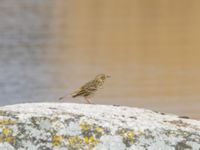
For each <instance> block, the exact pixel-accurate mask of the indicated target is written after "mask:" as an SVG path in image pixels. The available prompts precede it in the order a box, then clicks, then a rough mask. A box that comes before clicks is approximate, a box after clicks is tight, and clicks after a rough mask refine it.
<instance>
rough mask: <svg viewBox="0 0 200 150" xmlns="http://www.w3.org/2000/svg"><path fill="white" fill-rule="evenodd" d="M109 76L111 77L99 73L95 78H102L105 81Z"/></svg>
mask: <svg viewBox="0 0 200 150" xmlns="http://www.w3.org/2000/svg"><path fill="white" fill-rule="evenodd" d="M107 78H110V75H105V74H99V75H97V76H96V77H95V79H97V80H101V81H104V80H106V79H107Z"/></svg>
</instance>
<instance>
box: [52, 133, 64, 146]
mask: <svg viewBox="0 0 200 150" xmlns="http://www.w3.org/2000/svg"><path fill="white" fill-rule="evenodd" d="M62 140H63V137H62V136H59V135H55V136H53V137H52V143H53V145H54V146H59V145H60V144H61V141H62Z"/></svg>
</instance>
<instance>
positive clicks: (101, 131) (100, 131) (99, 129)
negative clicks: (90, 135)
mask: <svg viewBox="0 0 200 150" xmlns="http://www.w3.org/2000/svg"><path fill="white" fill-rule="evenodd" d="M96 131H97V132H98V133H101V134H103V133H104V129H103V128H101V127H96Z"/></svg>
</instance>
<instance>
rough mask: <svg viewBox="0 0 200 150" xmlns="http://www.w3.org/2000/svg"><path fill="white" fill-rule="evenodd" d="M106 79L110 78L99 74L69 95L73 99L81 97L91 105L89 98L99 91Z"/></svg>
mask: <svg viewBox="0 0 200 150" xmlns="http://www.w3.org/2000/svg"><path fill="white" fill-rule="evenodd" d="M107 78H110V76H109V75H105V74H99V75H97V76H96V77H95V78H94V79H93V80H91V81H89V82H87V83H86V84H84V85H83V86H81V87H80V88H78V89H76V90H75V91H74V92H73V93H71V96H72V97H73V98H75V97H78V96H82V97H84V98H85V100H86V101H87V102H88V103H89V104H91V101H90V99H91V97H92V96H94V94H95V92H96V91H97V90H98V89H99V88H102V86H103V84H104V82H105V80H106V79H107ZM64 97H65V96H63V97H60V98H59V100H62V99H63V98H64Z"/></svg>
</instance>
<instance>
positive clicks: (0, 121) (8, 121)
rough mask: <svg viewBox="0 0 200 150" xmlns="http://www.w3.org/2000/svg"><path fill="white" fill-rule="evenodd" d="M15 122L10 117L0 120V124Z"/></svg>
mask: <svg viewBox="0 0 200 150" xmlns="http://www.w3.org/2000/svg"><path fill="white" fill-rule="evenodd" d="M15 123H16V121H13V120H10V119H5V120H4V119H3V120H0V125H13V124H15Z"/></svg>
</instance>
